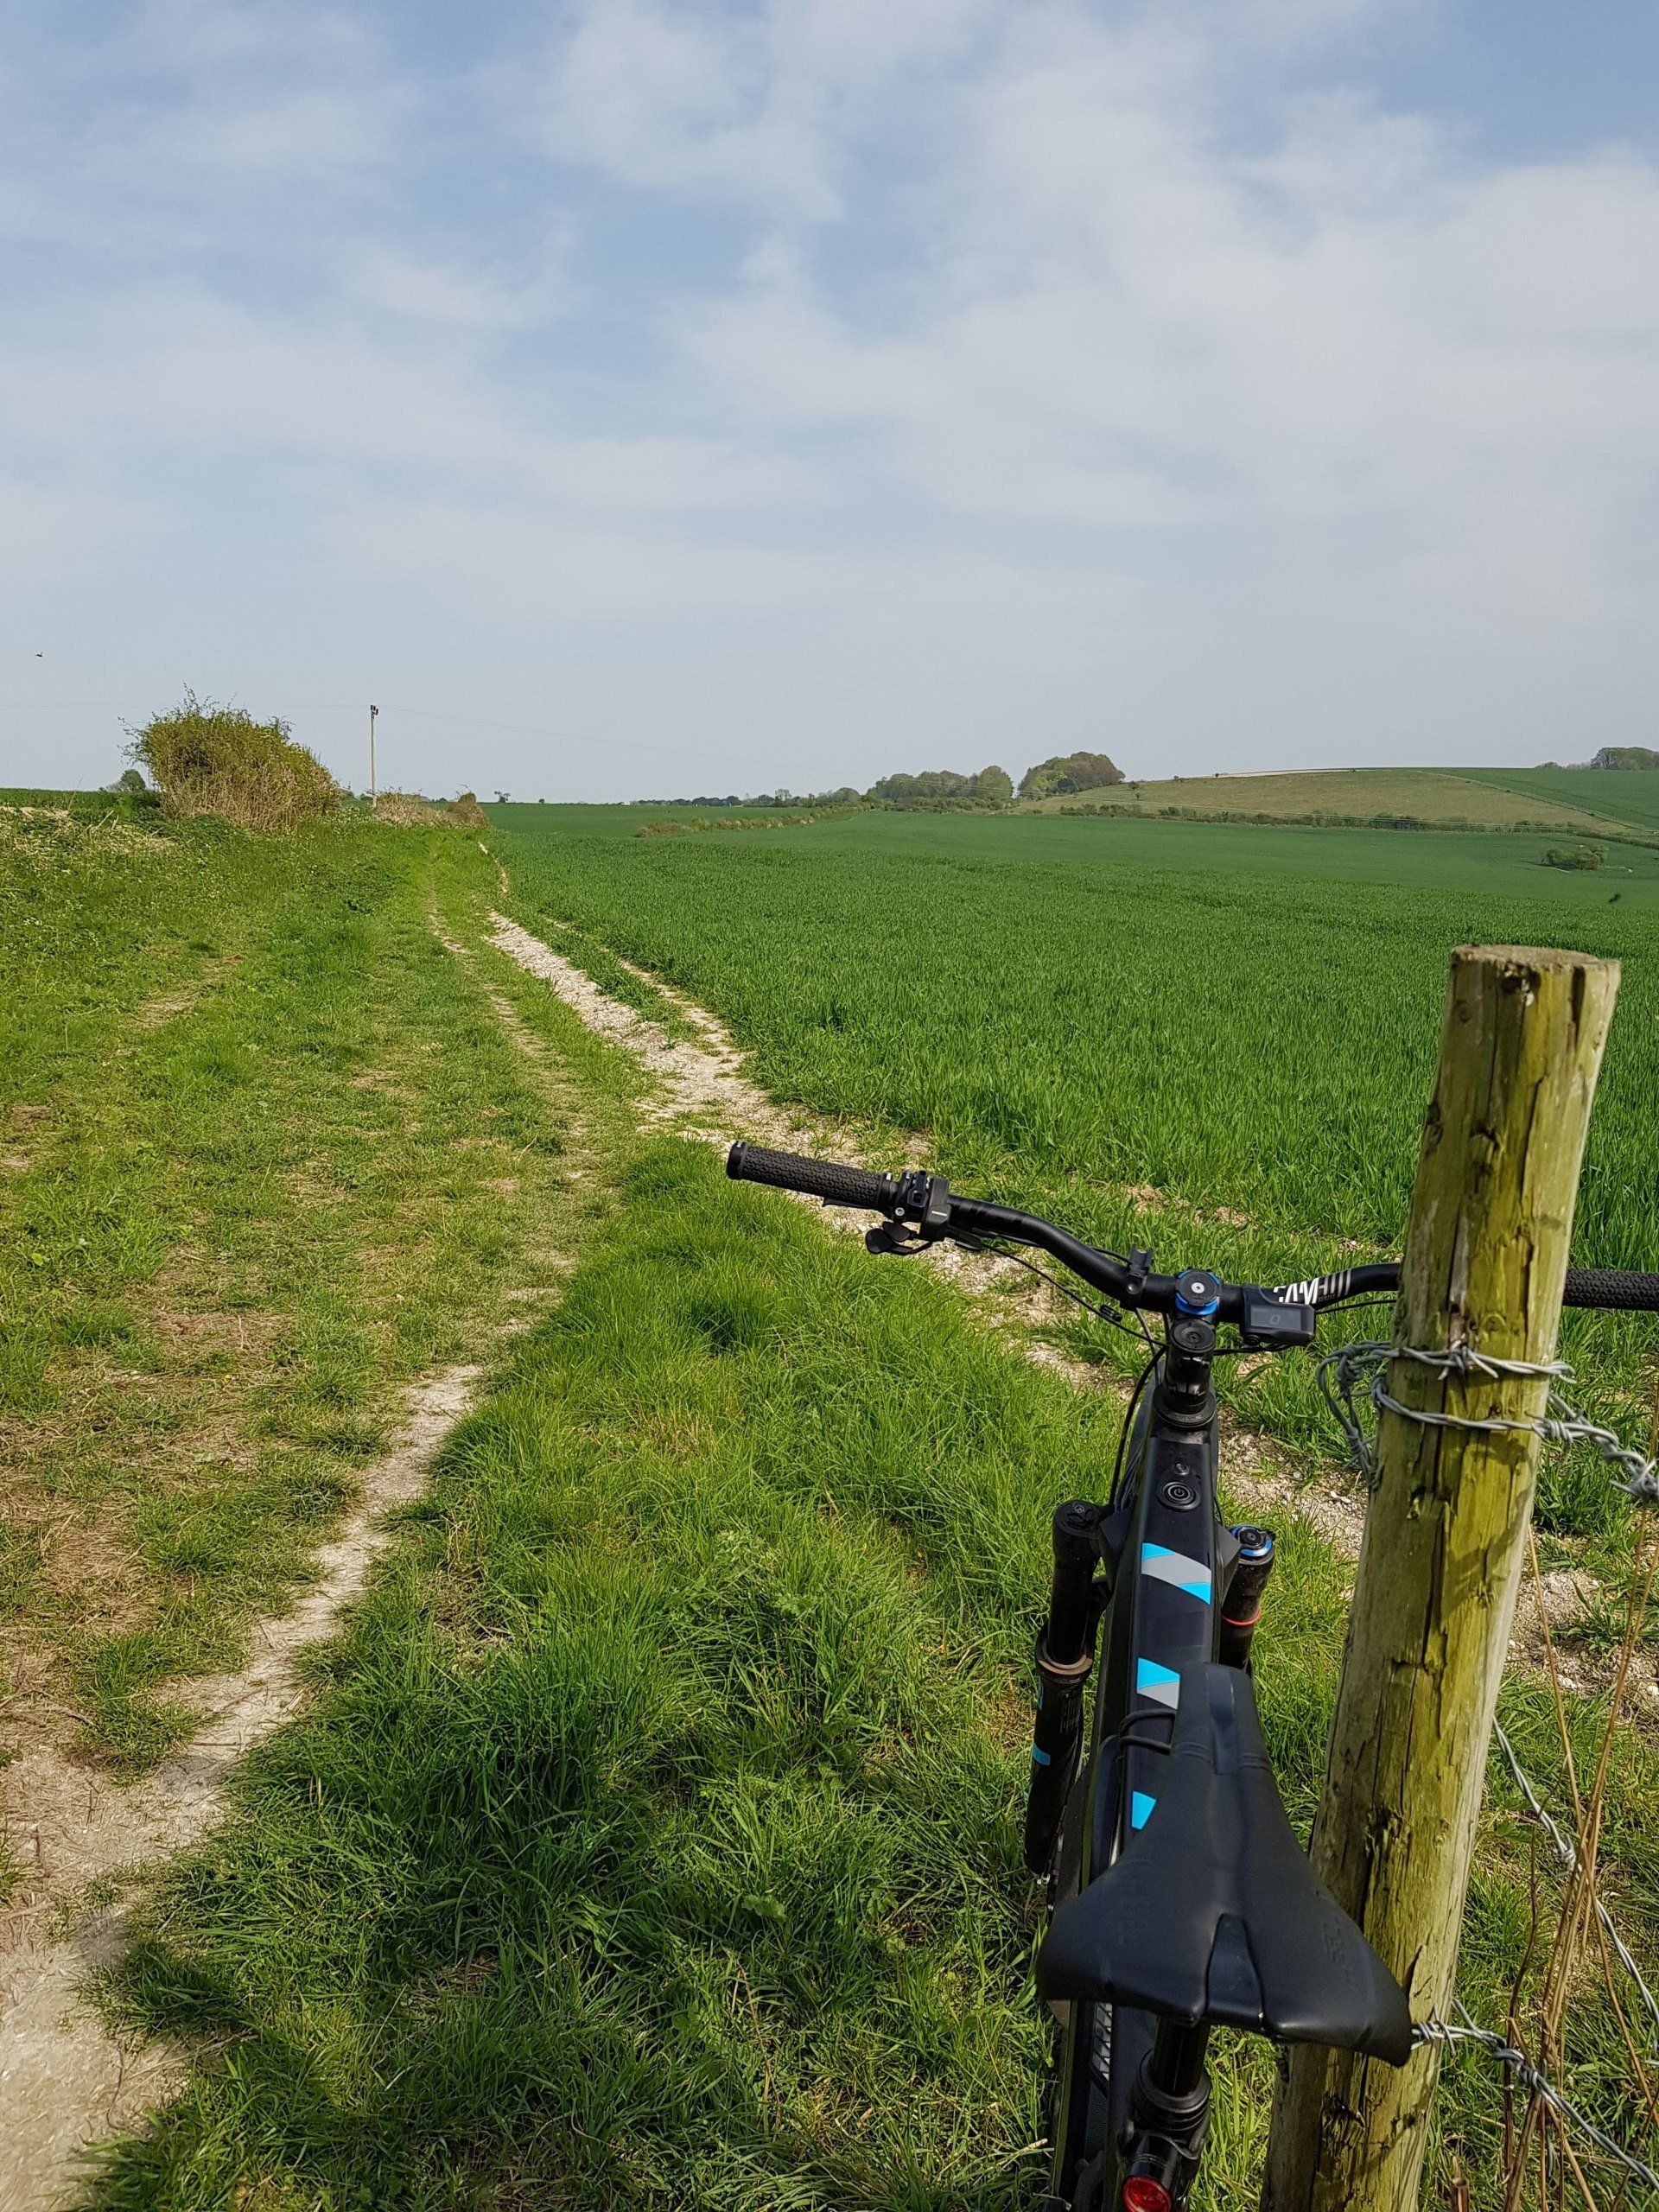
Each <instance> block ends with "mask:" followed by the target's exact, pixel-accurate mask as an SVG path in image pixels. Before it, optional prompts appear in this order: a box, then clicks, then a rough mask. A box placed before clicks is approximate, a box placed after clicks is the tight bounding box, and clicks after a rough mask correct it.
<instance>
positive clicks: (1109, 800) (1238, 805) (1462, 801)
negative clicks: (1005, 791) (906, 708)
mask: <svg viewBox="0 0 1659 2212" xmlns="http://www.w3.org/2000/svg"><path fill="white" fill-rule="evenodd" d="M1597 780H1598V779H1597V778H1595V777H1593V776H1592V777H1591V778H1590V779H1589V781H1590V782H1591V783H1592V784H1594V783H1595V782H1596V781H1597ZM1090 804H1105V805H1110V806H1118V807H1128V808H1130V809H1132V810H1135V811H1137V812H1140V813H1143V814H1157V813H1160V811H1164V810H1171V811H1179V810H1185V811H1187V812H1190V813H1200V814H1247V815H1266V816H1269V817H1274V818H1277V819H1281V820H1284V819H1292V820H1294V819H1295V818H1297V817H1301V816H1305V815H1313V814H1324V815H1331V816H1338V817H1358V818H1360V819H1361V820H1369V819H1370V817H1372V816H1376V815H1388V816H1391V817H1395V819H1402V818H1404V819H1409V820H1414V821H1418V822H1425V823H1458V824H1463V825H1467V826H1469V827H1471V828H1475V829H1515V828H1516V826H1517V825H1518V824H1533V825H1535V824H1537V823H1548V824H1549V825H1550V826H1551V827H1552V828H1558V829H1576V830H1580V831H1584V830H1588V829H1594V827H1595V826H1596V822H1597V818H1598V817H1597V810H1596V809H1595V804H1594V800H1593V798H1592V797H1590V796H1588V795H1586V796H1583V797H1580V796H1578V795H1576V793H1575V792H1570V791H1566V790H1560V791H1557V790H1554V789H1551V788H1548V787H1547V785H1546V784H1543V783H1540V784H1538V785H1536V786H1534V785H1533V784H1532V783H1531V782H1529V779H1527V777H1526V776H1525V774H1524V773H1522V774H1521V775H1519V776H1518V777H1516V778H1515V779H1511V777H1510V773H1509V772H1508V771H1507V770H1500V771H1494V772H1492V773H1491V775H1486V776H1482V775H1478V774H1477V773H1476V772H1474V771H1470V772H1464V771H1463V770H1460V769H1458V770H1453V769H1445V768H1319V769H1310V770H1307V771H1306V772H1296V773H1288V774H1285V775H1279V776H1176V777H1172V778H1167V779H1164V780H1162V781H1152V782H1147V781H1144V780H1131V781H1128V782H1126V783H1122V784H1113V785H1109V786H1108V787H1106V788H1105V789H1103V790H1100V791H1079V792H1077V794H1075V796H1073V797H1071V798H1047V799H1041V800H1039V801H1038V802H1037V804H1036V805H1035V807H1033V809H1032V811H1033V812H1038V813H1045V814H1058V813H1060V812H1061V811H1063V810H1065V809H1066V808H1068V807H1077V806H1086V805H1090Z"/></svg>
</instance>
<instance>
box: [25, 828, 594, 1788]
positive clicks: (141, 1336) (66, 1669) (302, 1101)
mask: <svg viewBox="0 0 1659 2212" xmlns="http://www.w3.org/2000/svg"><path fill="white" fill-rule="evenodd" d="M0 834H4V833H3V831H0ZM3 861H4V866H3V870H0V962H3V963H4V965H5V968H6V970H7V974H8V977H9V981H10V989H9V991H8V993H7V994H6V996H5V999H4V1003H3V1010H0V1065H4V1067H5V1069H6V1071H7V1088H6V1105H5V1109H4V1113H3V1116H0V1121H3V1128H0V1155H3V1157H0V1447H3V1448H0V1458H3V1460H4V1463H5V1465H6V1467H7V1470H8V1472H7V1477H6V1500H5V1504H6V1511H5V1520H4V1535H3V1540H0V1544H3V1548H0V1603H3V1620H4V1629H3V1636H4V1651H5V1658H6V1665H7V1669H8V1679H7V1681H6V1683H5V1688H4V1693H3V1694H4V1695H5V1697H6V1698H7V1700H8V1718H9V1719H10V1720H12V1721H13V1722H14V1723H21V1724H22V1725H24V1726H30V1727H39V1726H51V1727H54V1728H55V1729H56V1730H58V1731H59V1732H61V1733H62V1734H63V1735H64V1738H65V1740H66V1741H67V1742H68V1743H70V1744H72V1745H73V1746H74V1747H75V1749H76V1750H77V1751H79V1752H81V1753H83V1754H84V1753H85V1752H86V1751H97V1752H99V1753H101V1754H105V1755H107V1756H110V1757H112V1758H118V1759H119V1760H121V1761H123V1762H124V1763H127V1764H136V1763H142V1762H143V1761H144V1760H147V1759H149V1758H154V1757H155V1756H156V1755H157V1754H158V1753H159V1752H160V1751H162V1750H163V1749H164V1748H165V1747H166V1746H167V1745H168V1744H169V1743H170V1742H172V1741H173V1740H175V1738H176V1736H177V1735H178V1733H179V1732H180V1731H181V1728H182V1727H184V1726H187V1725H188V1723H187V1719H186V1716H184V1715H183V1714H182V1713H181V1712H180V1711H178V1710H177V1709H175V1707H174V1706H173V1705H172V1703H171V1702H170V1700H169V1698H168V1694H167V1688H166V1686H167V1684H168V1682H169V1681H171V1680H172V1679H173V1678H175V1677H178V1676H183V1675H194V1674H200V1673H204V1672H211V1671H213V1670H214V1669H218V1668H220V1667H223V1666H225V1665H227V1664H229V1663H231V1662H232V1660H233V1659H234V1657H235V1656H237V1654H238V1650H239V1648H240V1637H241V1634H242V1629H243V1625H244V1624H245V1621H246V1619H247V1618H248V1616H249V1615H250V1613H251V1611H257V1610H262V1609H267V1608H270V1607H271V1606H278V1607H280V1606H281V1605H282V1604H283V1603H284V1602H285V1593H286V1592H287V1590H288V1588H289V1586H290V1583H291V1580H292V1578H293V1577H294V1576H295V1575H296V1573H300V1572H302V1569H303V1568H304V1567H305V1565H306V1562H307V1560H308V1557H309V1554H311V1552H312V1550H313V1549H314V1548H315V1545H316V1543H317V1542H318V1541H319V1539H320V1536H321V1533H322V1532H323V1531H324V1530H325V1529H327V1525H328V1524H329V1522H330V1521H331V1520H332V1519H333V1517H334V1516H335V1515H336V1514H337V1513H338V1512H339V1511H340V1508H341V1506H342V1504H343V1503H344V1502H345V1501H346V1500H347V1499H348V1498H349V1497H350V1496H351V1495H352V1492H353V1487H354V1483H355V1471H356V1469H357V1468H358V1466H359V1465H360V1464H361V1463H362V1462H363V1461H364V1460H365V1459H366V1458H367V1457H369V1456H370V1455H372V1454H373V1453H374V1452H377V1451H378V1450H379V1449H380V1448H381V1447H382V1446H384V1444H385V1440H386V1438H387V1433H388V1422H389V1418H390V1416H391V1414H392V1412H393V1410H394V1408H395V1405H396V1401H397V1393H398V1391H399V1389H400V1387H401V1386H402V1384H403V1383H404V1382H406V1381H407V1380H408V1379H409V1378H410V1376H414V1375H416V1374H417V1373H421V1372H423V1371H425V1370H429V1369H430V1368H432V1367H434V1366H436V1365H439V1364H442V1363H445V1362H447V1361H450V1360H453V1359H455V1358H457V1357H461V1356H462V1355H463V1354H464V1353H465V1352H466V1351H467V1349H468V1347H469V1346H471V1345H472V1344H474V1343H475V1342H477V1341H478V1340H479V1339H480V1335H481V1332H482V1331H483V1329H484V1327H485V1325H486V1323H487V1321H488V1319H489V1317H490V1315H491V1313H493V1312H494V1311H496V1310H498V1308H499V1300H500V1298H501V1296H502V1295H503V1294H504V1292H505V1289H506V1288H507V1287H511V1286H512V1285H514V1284H522V1283H524V1281H531V1282H533V1281H536V1280H537V1268H538V1266H539V1261H538V1256H537V1249H536V1240H537V1230H536V1221H537V1209H538V1205H539V1204H540V1198H541V1193H542V1192H543V1190H544V1188H545V1186H546V1185H547V1183H548V1181H549V1179H550V1178H551V1177H554V1176H556V1174H557V1173H558V1172H559V1171H558V1154H559V1147H560V1141H561V1140H560V1132H559V1130H558V1129H557V1128H556V1127H553V1126H550V1122H549V1119H548V1116H547V1114H546V1111H545V1109H544V1107H543V1104H542V1103H541V1102H540V1101H539V1100H538V1099H537V1096H536V1095H535V1094H534V1093H533V1091H532V1090H531V1089H530V1088H529V1087H528V1086H527V1084H526V1083H525V1081H524V1071H523V1069H522V1067H521V1065H520V1064H519V1061H518V1056H517V1055H516V1054H515V1052H514V1051H513V1049H512V1046H511V1044H510V1043H509V1042H508V1041H507V1039H505V1037H504V1036H503V1034H502V1033H501V1030H500V1028H499V1024H498V1023H497V1022H496V1021H495V1020H494V1019H493V1015H492V1014H491V1013H490V1010H489V1008H488V1007H487V1006H486V1004H485V1003H484V1002H483V1001H482V999H481V998H480V994H479V992H478V989H477V988H476V986H475V984H474V982H472V981H471V980H470V979H469V978H468V976H467V975H466V974H465V973H464V972H463V971H462V970H461V969H460V968H458V966H457V964H456V963H455V962H454V959H453V958H452V957H451V956H450V955H449V954H448V952H447V951H445V950H443V948H442V946H441V944H439V943H438V942H437V940H436V938H435V937H434V935H433V932H432V929H431V926H430V919H429V913H430V910H431V908H432V906H433V904H434V902H435V901H437V902H439V903H440V904H443V905H448V906H455V907H457V908H459V909H463V910H464V909H466V908H467V907H468V906H469V904H470V903H475V901H476V897H477V896H478V895H479V894H480V893H481V892H482V890H483V889H484V888H485V887H486V885H487V880H488V870H487V868H486V863H485V862H484V860H483V856H482V855H480V853H479V852H478V851H477V849H476V846H475V845H474V844H473V842H472V841H470V840H461V839H456V838H454V837H448V838H446V837H444V836H430V837H428V836H420V835H417V834H415V833H410V832H397V831H386V830H381V829H376V828H374V827H373V826H372V825H369V824H365V823H348V824H340V825H334V826H325V827H321V828H317V829H312V830H308V831H304V832H302V833H299V834H297V835H296V836H291V837H288V838H262V837H257V836H244V835H242V834H241V833H238V832H235V831H232V830H230V829H228V828H227V827H226V825H224V824H222V823H213V822H211V821H202V822H196V823H177V824H172V825H167V826H165V827H160V826H158V827H157V829H154V830H152V829H142V828H138V827H135V826H134V825H132V824H131V823H121V822H105V823H102V824H99V823H88V822H84V821H70V822H67V823H37V824H35V825H32V826H31V827H30V828H29V830H28V832H27V834H24V833H23V832H22V831H21V830H18V831H13V832H12V833H11V834H10V838H9V842H8V843H7V845H6V848H5V851H4V854H3ZM515 1201H518V1203H515Z"/></svg>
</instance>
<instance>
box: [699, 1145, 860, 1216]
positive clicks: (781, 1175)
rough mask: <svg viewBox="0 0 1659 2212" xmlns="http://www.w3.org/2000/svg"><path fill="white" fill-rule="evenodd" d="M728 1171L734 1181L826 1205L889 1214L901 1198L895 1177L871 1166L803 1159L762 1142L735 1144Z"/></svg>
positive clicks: (728, 1156)
mask: <svg viewBox="0 0 1659 2212" xmlns="http://www.w3.org/2000/svg"><path fill="white" fill-rule="evenodd" d="M726 1173H728V1175H729V1176H730V1177H731V1178H732V1180H733V1181H734V1183H769V1184H771V1185H772V1188H773V1189H774V1190H778V1191H799V1192H802V1193H803V1195H804V1196H805V1197H807V1198H822V1199H823V1203H824V1204H825V1205H827V1206H862V1207H863V1208H864V1209H865V1210H866V1211H868V1212H870V1213H885V1214H889V1215H890V1214H891V1213H892V1211H893V1207H894V1205H896V1204H897V1203H898V1198H899V1182H898V1178H897V1177H896V1176H893V1175H872V1174H871V1173H869V1171H868V1168H864V1167H843V1166H841V1164H840V1163H839V1161H837V1160H803V1159H802V1158H801V1156H800V1154H798V1153H794V1152H768V1151H767V1149H766V1146H765V1145H760V1144H734V1146H733V1147H732V1148H731V1150H730V1151H729V1152H728V1154H727V1155H726Z"/></svg>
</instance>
